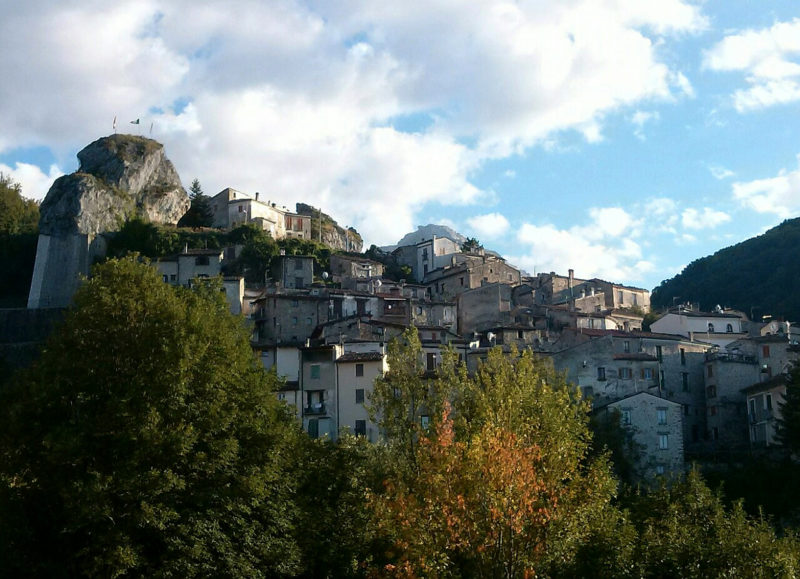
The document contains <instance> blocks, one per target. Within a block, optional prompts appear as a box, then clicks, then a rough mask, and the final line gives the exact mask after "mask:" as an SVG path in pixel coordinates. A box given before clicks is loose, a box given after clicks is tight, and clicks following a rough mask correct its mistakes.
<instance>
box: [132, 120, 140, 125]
mask: <svg viewBox="0 0 800 579" xmlns="http://www.w3.org/2000/svg"><path fill="white" fill-rule="evenodd" d="M131 124H132V125H138V124H139V119H136V120H135V121H131Z"/></svg>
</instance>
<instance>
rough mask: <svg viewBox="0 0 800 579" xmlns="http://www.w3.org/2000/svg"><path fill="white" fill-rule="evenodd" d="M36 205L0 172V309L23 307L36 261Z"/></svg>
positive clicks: (37, 205) (16, 184)
mask: <svg viewBox="0 0 800 579" xmlns="http://www.w3.org/2000/svg"><path fill="white" fill-rule="evenodd" d="M38 226H39V204H38V203H37V202H36V201H33V200H30V199H25V198H24V197H23V196H22V189H21V187H20V185H19V183H16V182H14V181H13V180H12V179H11V178H10V177H8V176H6V175H4V174H3V173H0V261H2V263H3V275H2V276H0V306H3V307H20V306H23V307H24V305H25V304H26V302H27V299H28V292H29V290H30V286H31V277H32V276H33V266H34V263H35V261H36V244H37V241H38V237H39V234H38Z"/></svg>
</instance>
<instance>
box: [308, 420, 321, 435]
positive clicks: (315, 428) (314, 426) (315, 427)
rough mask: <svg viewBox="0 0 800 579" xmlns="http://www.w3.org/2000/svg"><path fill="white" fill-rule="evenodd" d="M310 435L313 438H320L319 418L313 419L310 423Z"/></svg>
mask: <svg viewBox="0 0 800 579" xmlns="http://www.w3.org/2000/svg"><path fill="white" fill-rule="evenodd" d="M308 435H309V436H310V437H311V438H319V420H318V419H317V418H311V419H310V420H309V421H308Z"/></svg>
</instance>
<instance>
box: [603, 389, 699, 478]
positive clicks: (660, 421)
mask: <svg viewBox="0 0 800 579" xmlns="http://www.w3.org/2000/svg"><path fill="white" fill-rule="evenodd" d="M595 412H596V413H599V414H605V415H607V416H608V414H610V413H613V414H612V416H619V419H620V421H621V423H622V426H623V428H625V429H626V430H627V431H628V432H629V433H630V434H631V436H632V438H633V442H634V443H635V445H636V446H637V447H638V451H639V452H638V456H636V457H635V461H634V464H635V469H636V471H637V474H638V476H639V477H641V478H642V479H644V480H651V479H652V478H653V477H655V476H660V475H668V474H671V473H681V472H682V471H683V469H684V457H683V436H682V432H683V413H682V410H681V405H680V404H678V403H676V402H672V401H670V400H666V399H665V398H661V397H659V396H656V395H654V394H651V393H648V392H637V393H634V394H630V395H628V396H626V397H624V398H621V399H619V400H616V401H614V402H610V403H608V404H605V405H603V406H600V407H598V408H597V409H596V410H595Z"/></svg>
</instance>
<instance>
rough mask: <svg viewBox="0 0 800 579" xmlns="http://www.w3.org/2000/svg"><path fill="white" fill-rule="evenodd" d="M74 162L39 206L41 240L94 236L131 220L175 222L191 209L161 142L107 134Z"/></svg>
mask: <svg viewBox="0 0 800 579" xmlns="http://www.w3.org/2000/svg"><path fill="white" fill-rule="evenodd" d="M78 159H79V160H80V167H79V168H78V171H77V172H75V173H73V174H72V175H65V176H64V177H60V178H59V179H56V181H55V183H53V186H52V187H51V188H50V191H48V193H47V197H45V199H44V201H43V202H42V206H41V208H40V214H41V218H40V221H39V232H40V233H41V234H43V235H52V236H64V235H72V234H84V235H89V236H95V235H97V234H99V233H105V232H109V231H116V230H118V229H119V228H120V227H121V226H122V224H123V223H124V222H125V221H126V220H128V219H130V218H131V217H134V216H138V217H141V218H143V219H145V220H147V221H151V222H154V223H177V222H178V219H180V218H181V216H182V215H183V214H184V213H186V211H187V209H188V208H189V197H188V195H187V194H186V191H185V190H184V189H183V186H182V185H181V180H180V177H178V173H177V172H176V171H175V167H173V165H172V163H171V162H170V161H169V159H167V157H166V155H165V154H164V147H163V145H161V143H158V142H156V141H153V140H151V139H145V138H144V137H136V136H133V135H111V136H108V137H103V138H102V139H98V140H97V141H95V142H94V143H92V144H91V145H89V146H87V147H86V148H85V149H83V150H82V151H81V152H80V153H78Z"/></svg>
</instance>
